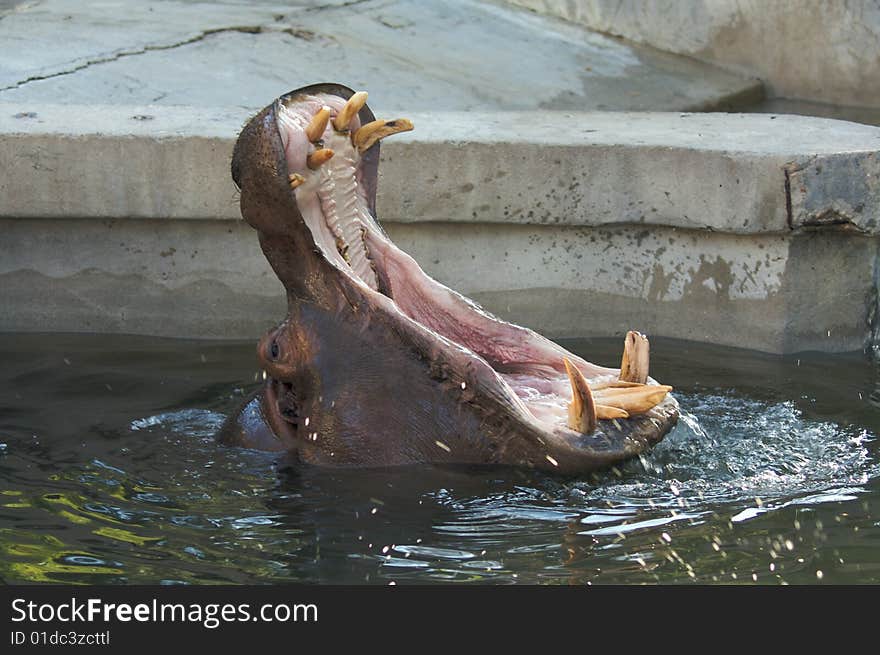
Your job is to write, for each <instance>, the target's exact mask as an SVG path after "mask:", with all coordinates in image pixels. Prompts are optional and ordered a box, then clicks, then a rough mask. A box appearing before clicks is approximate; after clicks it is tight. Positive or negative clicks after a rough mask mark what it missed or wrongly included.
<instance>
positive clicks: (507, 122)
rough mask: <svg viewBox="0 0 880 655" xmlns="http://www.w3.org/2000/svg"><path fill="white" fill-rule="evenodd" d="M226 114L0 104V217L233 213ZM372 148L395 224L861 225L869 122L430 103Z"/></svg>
mask: <svg viewBox="0 0 880 655" xmlns="http://www.w3.org/2000/svg"><path fill="white" fill-rule="evenodd" d="M248 115H249V112H247V111H245V110H240V109H238V110H235V109H228V110H223V109H214V110H204V109H201V108H198V109H196V108H175V107H163V106H148V107H116V106H104V107H77V106H59V105H37V106H29V105H25V106H21V105H3V104H0V168H2V169H3V170H4V171H6V175H5V176H4V178H3V179H0V216H9V217H35V218H36V217H50V218H63V217H71V216H72V217H84V216H96V217H106V218H118V217H124V218H162V219H165V218H176V219H218V218H228V219H233V220H237V219H238V218H239V213H238V207H237V203H236V200H235V193H234V189H233V187H232V183H231V181H230V178H229V158H230V155H231V151H232V145H233V143H234V139H235V137H236V135H237V133H238V130H239V129H240V127H241V125H242V124H243V123H244V121H245V120H246V119H247V118H248ZM412 118H413V120H414V122H415V124H416V131H414V132H413V133H411V134H405V135H399V136H397V137H395V138H394V139H390V140H389V141H388V142H387V143H386V144H385V145H384V146H383V160H384V163H383V165H382V168H381V170H382V180H381V182H380V206H379V214H380V217H382V218H383V220H388V221H396V222H410V221H412V222H419V221H445V220H454V221H473V222H480V223H485V222H489V223H494V222H500V223H518V224H551V223H554V224H561V225H581V226H599V225H609V224H620V223H632V224H643V225H659V226H670V227H682V228H688V229H711V230H716V231H722V232H729V233H735V234H763V233H785V232H788V231H790V230H791V229H792V228H798V227H803V226H814V225H824V224H826V223H835V224H837V223H842V222H845V223H848V224H850V225H852V226H853V227H855V228H857V229H858V230H860V231H863V232H865V233H869V234H876V233H877V230H878V223H877V217H878V215H880V176H878V168H880V164H878V161H880V159H878V153H880V128H875V127H869V126H865V125H858V124H855V123H847V122H843V121H833V120H828V119H817V118H807V117H801V116H771V115H761V114H754V115H752V114H681V113H674V114H671V113H625V112H624V113H603V112H596V113H559V112H529V111H525V112H506V113H505V112H494V113H479V112H468V113H459V112H436V113H431V114H414V115H412Z"/></svg>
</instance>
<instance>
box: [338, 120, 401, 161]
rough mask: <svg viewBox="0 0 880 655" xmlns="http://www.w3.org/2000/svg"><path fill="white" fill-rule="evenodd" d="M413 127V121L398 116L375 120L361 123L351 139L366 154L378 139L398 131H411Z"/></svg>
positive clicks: (360, 151)
mask: <svg viewBox="0 0 880 655" xmlns="http://www.w3.org/2000/svg"><path fill="white" fill-rule="evenodd" d="M411 129H413V124H412V121H410V120H408V119H406V118H397V119H395V120H393V121H383V120H375V121H372V122H370V123H367V124H366V125H361V126H360V127H359V128H358V129H357V131H356V132H355V133H354V134H353V135H352V137H351V141H352V143H354V145H355V147H356V148H357V149H358V152H359V153H361V154H364V152H366V151H367V150H369V149H370V148H371V147H372V146H373V144H374V143H376V141H378V140H379V139H384V138H385V137H386V136H391V135H392V134H397V133H398V132H409V131H410V130H411Z"/></svg>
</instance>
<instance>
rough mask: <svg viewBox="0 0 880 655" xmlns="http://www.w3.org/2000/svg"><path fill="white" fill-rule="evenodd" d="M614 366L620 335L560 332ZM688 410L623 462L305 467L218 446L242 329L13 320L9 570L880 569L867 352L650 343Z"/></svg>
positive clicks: (247, 369) (624, 575) (129, 575)
mask: <svg viewBox="0 0 880 655" xmlns="http://www.w3.org/2000/svg"><path fill="white" fill-rule="evenodd" d="M565 345H566V346H568V347H571V348H573V349H574V350H576V351H578V352H579V353H580V354H583V355H584V356H586V357H587V358H588V359H591V360H593V361H596V362H598V363H603V364H613V363H614V362H615V361H616V360H617V359H618V357H619V348H620V343H619V340H616V339H615V340H610V341H609V340H582V341H578V342H567V343H566V344H565ZM652 357H653V359H652V373H654V374H655V375H656V377H657V378H658V379H660V380H662V381H663V382H665V383H670V384H673V385H675V387H676V392H675V393H676V396H677V397H678V399H679V401H680V403H681V406H682V408H683V410H684V414H683V417H682V421H681V422H680V424H679V426H678V427H677V428H676V429H675V430H674V431H673V432H672V433H671V434H670V435H669V436H668V437H667V438H666V440H665V441H664V442H663V443H661V444H660V445H659V446H658V447H657V448H655V449H654V450H653V451H652V452H650V453H648V454H647V455H645V456H643V457H642V458H641V459H639V460H634V461H632V462H630V463H628V464H626V465H624V466H622V467H620V468H618V469H616V470H612V471H609V472H607V473H604V474H602V475H599V476H591V477H586V478H583V479H558V478H552V477H548V476H545V475H538V474H534V473H529V472H523V471H514V470H494V471H486V470H462V469H440V468H433V467H427V466H425V467H416V468H407V469H395V470H381V471H376V470H372V471H332V470H317V469H302V470H300V471H298V472H296V473H290V474H282V475H279V474H278V473H277V472H276V470H275V468H274V466H273V458H272V456H269V455H266V454H263V453H257V452H252V451H244V450H235V449H226V448H221V447H218V446H216V445H215V444H214V442H213V441H212V434H213V432H214V431H215V430H216V428H217V427H218V426H219V425H220V423H221V421H222V420H223V418H224V416H225V415H226V414H227V413H229V412H230V411H232V409H233V408H234V407H235V406H236V404H237V402H238V401H239V399H240V398H241V396H242V395H243V394H245V393H247V392H248V391H249V390H250V389H252V388H253V387H254V386H255V384H256V382H255V377H256V374H257V370H256V362H255V358H254V344H253V343H252V342H246V343H240V342H198V341H182V340H168V339H149V338H141V337H107V336H90V335H9V334H7V335H0V362H2V364H0V553H2V555H0V577H2V579H3V580H4V581H6V582H66V583H84V584H130V583H163V584H179V583H196V584H212V583H277V582H303V583H376V584H387V583H389V582H391V581H396V582H398V583H405V582H420V583H428V582H447V583H448V582H471V583H474V582H477V583H480V582H488V583H561V584H588V583H645V582H647V583H653V582H658V581H659V582H664V583H673V582H675V583H690V582H699V583H713V582H726V583H743V582H746V583H751V582H753V581H757V582H759V583H769V584H780V583H817V582H821V583H823V584H825V583H877V582H880V482H878V473H880V465H878V445H877V443H878V442H877V441H876V440H875V435H876V434H878V432H880V414H878V411H877V405H878V403H880V391H875V388H876V385H877V380H878V375H877V369H876V368H875V366H874V365H873V364H872V363H871V362H869V361H868V360H867V359H866V358H864V357H863V356H861V355H855V354H854V355H844V356H839V355H836V356H824V355H801V356H794V357H786V358H780V357H772V356H768V355H761V354H758V353H753V352H748V351H740V350H734V349H729V348H720V347H707V346H696V345H693V344H687V343H681V342H675V341H670V340H659V339H655V340H654V342H653V343H652Z"/></svg>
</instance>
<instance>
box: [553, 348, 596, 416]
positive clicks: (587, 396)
mask: <svg viewBox="0 0 880 655" xmlns="http://www.w3.org/2000/svg"><path fill="white" fill-rule="evenodd" d="M562 363H563V364H565V371H566V373H568V381H569V382H571V395H572V398H571V402H570V403H569V405H568V427H570V428H571V429H572V430H577V431H578V432H581V433H583V434H590V433H592V432H593V431H594V430H595V429H596V420H597V417H596V405H595V404H594V403H593V394H592V393H590V385H589V384H587V379H586V378H585V377H584V374H583V373H581V372H580V371H579V370H578V369H577V368H576V367H575V365H574V364H572V363H571V362H570V361H569V360H568V358H567V357H563V358H562Z"/></svg>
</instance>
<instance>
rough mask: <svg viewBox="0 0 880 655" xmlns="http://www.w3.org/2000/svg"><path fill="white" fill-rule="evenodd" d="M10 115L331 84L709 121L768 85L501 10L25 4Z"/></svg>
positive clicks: (238, 101)
mask: <svg viewBox="0 0 880 655" xmlns="http://www.w3.org/2000/svg"><path fill="white" fill-rule="evenodd" d="M0 49H2V51H3V52H4V58H3V61H2V62H0V102H30V101H43V102H59V101H62V100H63V101H66V102H71V103H74V104H85V103H91V102H97V103H101V104H147V103H161V104H177V105H190V106H240V107H248V108H254V109H256V108H259V107H260V106H262V105H264V104H265V102H266V99H267V98H271V97H275V96H278V95H280V94H282V93H284V92H286V91H288V90H290V89H291V88H294V87H297V86H301V85H303V84H306V83H311V82H315V81H321V80H333V81H340V82H344V83H347V84H349V85H351V86H355V87H362V88H367V89H369V90H370V91H371V93H372V94H373V96H374V97H375V103H374V104H375V106H376V108H377V109H379V110H383V109H384V110H391V109H395V108H405V109H408V110H410V111H412V110H430V109H444V110H450V109H460V110H466V109H514V110H515V109H535V108H541V107H549V108H554V109H566V108H569V109H580V110H585V109H608V110H649V109H650V110H685V109H692V110H702V109H710V108H727V107H735V106H742V105H743V104H747V103H752V102H754V101H756V100H758V99H760V97H761V95H762V91H761V85H760V83H759V82H758V81H757V80H753V79H747V78H743V77H741V76H738V75H735V74H731V73H728V72H724V71H722V70H720V69H717V68H714V67H712V66H707V65H704V64H700V63H697V62H695V61H693V60H690V59H688V58H684V57H677V56H670V55H667V54H664V53H661V52H659V51H655V50H652V49H650V48H645V47H640V46H634V45H632V44H628V43H625V42H623V41H620V40H618V39H613V38H610V37H606V36H603V35H600V34H598V33H595V32H590V31H589V30H586V29H584V28H582V27H579V26H574V25H570V24H568V23H565V22H563V21H559V20H556V19H552V18H546V17H541V16H537V15H534V14H532V13H530V12H527V11H524V10H521V9H517V8H512V7H508V6H502V5H499V4H494V3H491V2H477V1H474V0H455V1H453V2H445V3H425V2H418V1H417V0H367V1H361V2H347V3H346V2H320V1H317V0H316V1H314V2H299V3H293V4H291V3H280V2H276V3H273V2H247V3H245V2H211V3H199V2H186V1H182V0H162V1H153V2H143V3H126V2H113V1H110V0H90V1H85V2H78V3H76V4H75V5H72V4H71V3H68V2H63V1H61V0H45V1H44V2H33V3H21V4H19V5H16V6H15V7H14V8H13V9H12V10H11V11H8V12H7V13H6V14H5V16H4V18H3V20H2V21H0Z"/></svg>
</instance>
